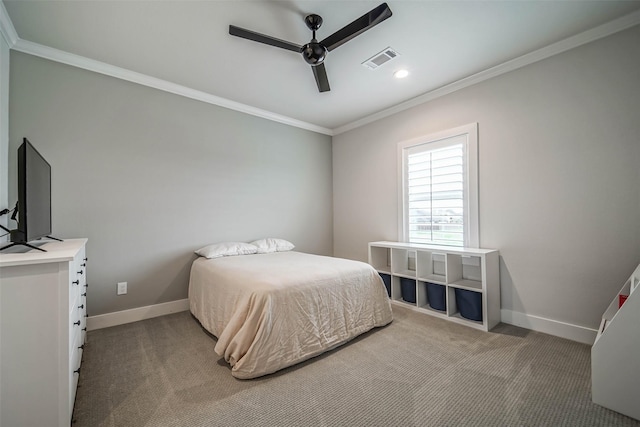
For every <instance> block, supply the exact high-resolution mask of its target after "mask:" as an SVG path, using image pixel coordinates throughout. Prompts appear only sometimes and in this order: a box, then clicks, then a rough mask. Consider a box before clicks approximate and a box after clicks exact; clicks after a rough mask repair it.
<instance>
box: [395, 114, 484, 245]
mask: <svg viewBox="0 0 640 427" xmlns="http://www.w3.org/2000/svg"><path fill="white" fill-rule="evenodd" d="M457 136H466V142H464V145H465V147H464V149H465V158H464V165H465V168H464V178H465V183H464V187H465V194H464V202H463V203H464V207H465V209H464V216H465V222H464V223H465V224H468V227H465V233H464V247H467V248H479V247H480V226H479V222H480V221H479V200H478V199H479V194H478V192H479V187H478V123H470V124H467V125H463V126H459V127H456V128H452V129H447V130H443V131H440V132H435V133H431V134H428V135H423V136H420V137H418V138H413V139H410V140H407V141H402V142H399V143H398V171H397V173H398V236H399V237H400V238H399V239H398V240H400V241H403V242H408V241H409V227H408V223H409V221H408V215H409V212H408V209H407V194H406V189H405V182H404V181H405V175H406V159H407V152H408V150H409V149H410V148H412V147H415V146H418V145H423V144H430V143H438V142H439V141H441V140H443V139H448V138H453V137H457Z"/></svg>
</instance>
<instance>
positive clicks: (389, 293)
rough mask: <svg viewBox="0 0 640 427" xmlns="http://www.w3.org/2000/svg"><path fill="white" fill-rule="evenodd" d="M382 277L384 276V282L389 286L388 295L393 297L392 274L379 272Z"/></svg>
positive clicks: (385, 285) (386, 286)
mask: <svg viewBox="0 0 640 427" xmlns="http://www.w3.org/2000/svg"><path fill="white" fill-rule="evenodd" d="M378 274H380V277H382V281H383V282H384V287H385V288H387V295H389V297H391V276H390V275H388V274H384V273H378Z"/></svg>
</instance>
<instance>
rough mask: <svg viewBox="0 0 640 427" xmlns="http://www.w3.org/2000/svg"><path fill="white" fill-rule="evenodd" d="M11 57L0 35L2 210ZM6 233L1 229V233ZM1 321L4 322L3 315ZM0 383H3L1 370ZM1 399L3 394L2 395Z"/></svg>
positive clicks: (5, 204) (6, 173)
mask: <svg viewBox="0 0 640 427" xmlns="http://www.w3.org/2000/svg"><path fill="white" fill-rule="evenodd" d="M9 58H10V53H9V45H8V44H7V43H6V42H5V40H4V38H3V37H0V210H2V209H5V208H7V207H8V204H9V202H8V200H9V182H8V180H9V171H8V169H9V163H8V154H9ZM0 224H2V225H4V226H5V227H6V226H7V224H8V221H7V216H6V215H4V216H2V217H0ZM5 233H6V232H5V231H4V230H2V229H0V235H2V234H5ZM7 240H8V236H5V237H2V238H0V246H4V242H6V241H7ZM0 306H2V286H0ZM0 322H2V318H1V316H0ZM1 330H2V328H1V327H0V331H1ZM0 366H2V336H0ZM0 383H2V373H1V372H0ZM1 401H2V396H1V395H0V402H1ZM0 406H1V405H0ZM0 410H1V408H0ZM1 420H2V415H1V414H0V423H1V422H2V421H1Z"/></svg>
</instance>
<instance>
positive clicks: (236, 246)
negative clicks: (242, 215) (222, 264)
mask: <svg viewBox="0 0 640 427" xmlns="http://www.w3.org/2000/svg"><path fill="white" fill-rule="evenodd" d="M256 252H258V248H257V247H256V246H254V245H252V244H250V243H243V242H224V243H214V244H213V245H208V246H205V247H204V248H200V249H198V250H197V251H196V254H197V255H200V256H202V257H205V258H220V257H223V256H234V255H250V254H255V253H256Z"/></svg>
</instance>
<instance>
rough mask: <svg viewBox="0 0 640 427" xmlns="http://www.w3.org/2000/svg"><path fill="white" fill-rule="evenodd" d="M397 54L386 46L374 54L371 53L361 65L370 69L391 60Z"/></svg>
mask: <svg viewBox="0 0 640 427" xmlns="http://www.w3.org/2000/svg"><path fill="white" fill-rule="evenodd" d="M398 55H399V54H398V52H396V51H395V50H393V49H392V48H390V47H388V48H386V49H384V50H383V51H382V52H378V53H376V54H375V55H373V56H372V57H371V58H369V59H367V60H366V61H364V62H363V63H362V65H364V66H365V67H367V68H369V69H370V70H375V69H376V68H378V67H379V66H381V65H382V64H386V63H387V62H389V61H391V60H392V59H393V58H395V57H396V56H398Z"/></svg>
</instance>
